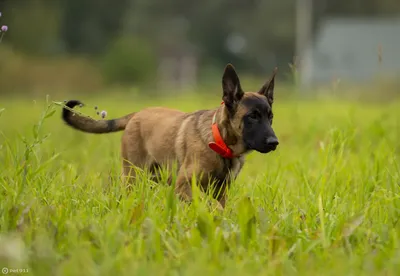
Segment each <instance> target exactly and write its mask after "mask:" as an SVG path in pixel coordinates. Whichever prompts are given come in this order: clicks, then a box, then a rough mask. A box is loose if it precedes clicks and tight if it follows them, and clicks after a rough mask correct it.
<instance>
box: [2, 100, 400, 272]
mask: <svg viewBox="0 0 400 276" xmlns="http://www.w3.org/2000/svg"><path fill="white" fill-rule="evenodd" d="M51 100H57V101H62V100H64V99H51ZM81 100H83V101H84V102H85V103H87V104H88V105H91V106H94V105H98V106H99V109H100V110H102V109H106V110H107V112H108V117H117V116H120V115H124V114H125V113H128V112H131V111H132V110H138V109H140V108H142V107H145V106H150V105H162V106H169V107H176V108H180V109H182V110H186V111H191V110H195V109H200V108H213V107H216V106H217V105H218V104H219V102H220V96H219V95H215V96H213V97H196V96H193V97H192V96H186V97H182V98H179V97H174V98H170V99H168V100H161V99H160V100H149V99H147V100H138V99H135V97H130V98H129V99H128V100H126V99H124V98H123V97H118V96H115V97H111V96H109V97H106V96H98V97H96V98H95V97H93V96H92V97H90V98H89V97H88V96H84V97H81ZM47 106H48V105H47V104H46V102H45V101H43V100H42V101H40V102H39V101H38V102H32V101H28V100H12V101H7V100H5V99H4V100H2V101H1V106H0V108H5V110H3V111H2V112H1V114H0V131H1V137H0V149H1V151H0V166H1V167H0V195H1V198H0V214H1V215H0V229H1V236H0V269H1V268H3V267H5V268H8V269H9V270H8V272H9V274H12V272H13V270H12V269H21V271H19V274H21V275H27V274H32V275H41V276H45V275H193V276H196V275H231V276H234V275H293V274H297V275H398V273H399V272H398V271H400V248H399V243H400V241H399V239H400V222H399V219H400V186H399V184H400V179H399V177H400V166H399V162H400V161H399V158H398V157H399V154H400V151H399V142H398V140H399V138H400V128H399V120H398V118H399V116H400V111H398V110H399V106H400V103H396V102H392V103H391V104H390V105H389V104H385V105H383V104H382V105H378V104H376V105H374V104H362V103H354V102H352V103H351V102H345V101H341V100H336V101H335V100H329V101H316V100H315V101H295V100H279V96H278V95H277V97H276V104H275V106H274V110H275V116H274V129H275V131H276V133H277V136H278V138H279V139H280V145H279V148H278V150H277V151H275V152H273V153H270V154H268V155H262V154H259V153H252V154H250V155H249V156H248V158H247V163H246V164H245V166H244V169H243V171H242V173H241V174H240V175H239V178H238V179H237V181H236V182H235V184H234V185H233V187H232V188H231V190H230V191H229V200H228V202H227V207H226V209H225V210H224V211H223V212H222V213H221V212H219V211H217V210H214V209H212V208H209V207H207V206H208V205H207V204H206V203H205V201H201V200H197V199H196V200H195V201H194V203H193V204H192V205H190V206H188V205H185V204H184V203H180V202H179V201H177V200H176V199H175V198H174V197H173V196H172V195H173V193H172V190H171V187H168V186H167V185H165V184H162V183H161V184H159V185H155V184H154V183H149V181H147V180H146V178H145V176H143V181H142V185H138V186H136V187H135V189H134V191H133V193H131V194H126V193H125V190H124V186H123V185H122V184H121V183H120V181H119V179H118V176H119V173H120V171H121V167H120V156H119V152H120V144H119V143H120V137H121V133H117V134H108V135H91V134H83V133H79V132H77V131H74V130H72V129H70V128H68V127H66V126H65V125H64V124H63V123H62V121H61V118H60V107H59V106H58V105H54V104H51V101H50V102H49V107H47ZM46 108H47V111H46ZM82 111H83V112H84V113H86V114H88V115H92V116H93V115H95V111H94V109H93V108H92V107H86V108H83V109H82ZM53 112H55V113H53ZM44 117H47V118H44ZM150 187H153V188H152V189H151V188H150Z"/></svg>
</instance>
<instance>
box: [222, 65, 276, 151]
mask: <svg viewBox="0 0 400 276" xmlns="http://www.w3.org/2000/svg"><path fill="white" fill-rule="evenodd" d="M275 74H276V69H275V70H274V72H273V74H272V77H271V78H270V79H269V80H268V81H267V82H266V83H265V84H264V85H263V86H262V87H261V89H260V90H259V91H258V92H244V91H243V90H242V87H241V85H240V81H239V77H238V75H237V74H236V71H235V69H234V67H233V66H232V65H231V64H228V65H227V66H226V68H225V71H224V75H223V77H222V88H223V96H222V99H223V101H224V103H225V106H226V108H225V110H226V113H227V114H226V115H227V116H228V118H229V122H230V125H231V127H232V129H233V130H234V132H235V133H236V134H237V135H239V136H241V137H238V138H241V140H242V141H243V146H244V148H245V150H255V151H258V152H261V153H268V152H270V151H273V150H275V149H276V147H277V146H278V144H279V142H278V138H277V137H276V135H275V132H274V130H273V129H272V119H273V113H272V104H273V102H274V83H275Z"/></svg>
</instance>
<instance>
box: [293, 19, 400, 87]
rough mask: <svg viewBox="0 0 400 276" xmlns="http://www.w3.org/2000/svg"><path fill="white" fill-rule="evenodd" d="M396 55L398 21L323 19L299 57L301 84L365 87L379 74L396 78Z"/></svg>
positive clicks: (399, 72) (399, 49) (399, 66)
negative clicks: (341, 84) (336, 84)
mask: <svg viewBox="0 0 400 276" xmlns="http://www.w3.org/2000/svg"><path fill="white" fill-rule="evenodd" d="M399 53H400V17H398V18H340V17H337V18H329V19H323V20H321V21H320V23H319V27H318V31H317V32H316V33H315V34H314V35H313V39H312V40H311V41H310V43H309V44H308V47H307V48H306V49H305V51H304V54H303V56H302V57H301V63H300V75H301V83H302V84H303V85H319V84H327V83H329V82H332V80H334V79H340V80H341V81H343V82H352V83H366V82H369V81H373V80H375V79H376V77H377V76H379V75H381V74H384V75H385V77H386V78H393V79H394V78H398V77H399V76H400V54H399Z"/></svg>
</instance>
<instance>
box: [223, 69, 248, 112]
mask: <svg viewBox="0 0 400 276" xmlns="http://www.w3.org/2000/svg"><path fill="white" fill-rule="evenodd" d="M222 89H223V96H222V100H223V101H224V103H225V106H226V107H227V108H228V110H229V111H230V112H231V113H234V112H235V110H236V107H237V104H238V102H239V101H240V100H241V99H242V97H243V95H244V92H243V90H242V87H241V86H240V81H239V77H238V75H237V74H236V71H235V68H234V67H233V65H232V64H228V65H227V66H226V67H225V71H224V75H223V77H222Z"/></svg>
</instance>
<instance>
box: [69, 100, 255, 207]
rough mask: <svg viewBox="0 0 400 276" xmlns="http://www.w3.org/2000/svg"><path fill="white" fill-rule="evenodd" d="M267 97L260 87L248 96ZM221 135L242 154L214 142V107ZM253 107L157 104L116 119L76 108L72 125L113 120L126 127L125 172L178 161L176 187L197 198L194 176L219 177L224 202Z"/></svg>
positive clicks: (96, 126) (205, 183)
mask: <svg viewBox="0 0 400 276" xmlns="http://www.w3.org/2000/svg"><path fill="white" fill-rule="evenodd" d="M243 97H244V98H246V97H262V96H261V95H259V94H258V93H254V92H247V93H245V94H244V96H243ZM215 112H217V113H216V119H217V124H218V128H219V129H220V132H221V135H222V137H223V139H224V141H225V143H226V144H227V146H229V147H230V148H231V149H232V151H233V153H234V154H235V155H236V156H238V157H235V158H233V159H230V160H224V159H223V158H221V157H220V156H219V155H218V154H217V153H215V152H214V151H212V150H211V149H210V148H209V147H208V143H209V142H212V141H214V139H213V136H212V132H211V124H212V118H213V116H214V113H215ZM246 112H247V109H246V107H245V106H243V105H240V104H239V105H238V107H237V111H236V113H235V114H234V116H233V118H231V119H230V118H229V116H228V110H227V107H226V106H225V105H221V106H219V107H218V108H215V109H213V110H205V111H198V112H192V113H184V112H181V111H179V110H174V109H168V108H162V107H152V108H146V109H143V110H141V111H139V112H136V113H132V114H130V115H127V116H125V117H122V118H120V119H117V120H116V122H115V123H113V124H111V123H110V120H109V121H108V122H107V121H104V120H100V121H96V120H93V119H88V118H85V117H82V116H79V115H77V114H75V115H74V116H72V115H68V116H69V117H67V118H69V119H70V121H69V122H68V124H69V125H71V126H72V127H75V128H77V129H80V130H83V131H86V132H92V133H103V132H105V131H106V130H107V125H108V126H110V125H113V126H114V128H113V129H112V130H111V129H109V131H116V130H122V129H125V131H124V133H123V136H122V141H121V154H122V159H123V174H124V177H126V178H129V179H128V180H129V182H130V183H134V179H135V170H134V169H132V168H134V167H138V168H141V169H145V168H150V169H151V168H152V167H154V166H162V167H168V168H172V166H173V164H174V162H176V163H177V164H178V171H177V180H176V192H177V194H179V196H180V198H181V199H184V200H191V198H192V191H191V180H190V179H191V177H192V176H196V179H198V181H199V184H200V186H201V187H202V188H203V189H204V190H205V191H206V190H208V188H209V185H210V183H211V182H212V181H216V182H215V183H216V184H215V185H216V188H217V189H220V190H221V193H220V195H218V196H216V198H217V199H218V200H219V202H220V203H221V205H222V206H224V205H225V201H226V189H227V188H228V187H229V185H230V183H231V182H232V181H233V180H234V179H236V177H237V175H238V174H239V172H240V170H241V169H242V167H243V164H244V155H245V153H246V149H245V146H244V144H243V140H242V137H241V135H242V134H241V133H242V128H243V125H242V124H243V123H242V118H243V116H244V115H245V113H246Z"/></svg>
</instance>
